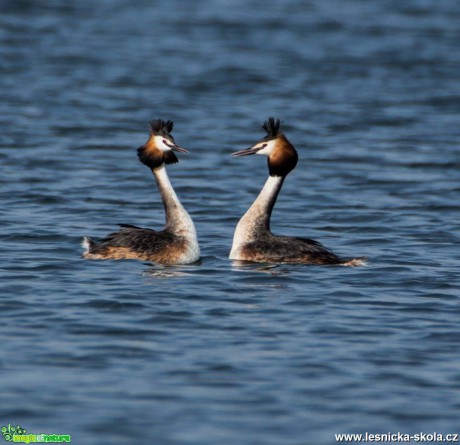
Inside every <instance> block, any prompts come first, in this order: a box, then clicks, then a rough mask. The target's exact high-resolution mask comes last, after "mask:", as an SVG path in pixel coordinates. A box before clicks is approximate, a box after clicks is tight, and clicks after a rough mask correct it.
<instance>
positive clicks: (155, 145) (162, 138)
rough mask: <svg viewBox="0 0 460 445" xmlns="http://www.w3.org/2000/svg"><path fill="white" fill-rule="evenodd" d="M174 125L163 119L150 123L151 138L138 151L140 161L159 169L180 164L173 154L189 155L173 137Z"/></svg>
mask: <svg viewBox="0 0 460 445" xmlns="http://www.w3.org/2000/svg"><path fill="white" fill-rule="evenodd" d="M173 127H174V123H173V122H172V121H166V122H165V121H164V120H162V119H157V120H153V121H152V122H150V136H149V139H148V140H147V142H146V143H145V144H144V145H143V146H142V147H139V148H138V149H137V154H138V156H139V159H140V161H141V162H142V163H143V164H145V165H146V166H147V167H150V168H157V167H160V166H161V165H163V163H164V164H175V163H176V162H179V159H177V156H176V155H175V154H174V153H173V150H174V151H178V152H180V153H188V151H187V150H186V149H185V148H182V147H179V146H178V145H177V144H176V142H175V141H174V138H173V137H172V135H171V132H172V129H173Z"/></svg>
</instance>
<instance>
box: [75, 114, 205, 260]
mask: <svg viewBox="0 0 460 445" xmlns="http://www.w3.org/2000/svg"><path fill="white" fill-rule="evenodd" d="M172 129H173V122H171V121H167V122H165V121H163V120H161V119H159V120H154V121H152V122H151V131H150V137H149V139H148V141H147V142H146V143H145V144H144V145H143V146H142V147H140V148H138V150H137V152H138V156H139V159H140V161H141V162H142V163H143V164H145V165H146V166H147V167H149V168H150V169H151V170H152V172H153V175H154V177H155V180H156V183H157V185H158V189H159V191H160V195H161V198H162V201H163V205H164V208H165V214H166V225H165V228H164V229H163V230H161V231H155V230H152V229H145V228H141V227H136V226H132V225H128V224H120V226H121V230H119V231H118V232H115V233H111V234H110V235H108V236H107V237H106V238H104V239H102V240H100V241H99V242H94V241H92V240H91V239H90V238H88V237H84V238H83V242H82V246H83V248H84V253H83V255H82V256H83V258H87V259H114V260H120V259H136V260H142V261H151V262H154V263H159V264H188V263H194V262H196V261H198V259H199V258H200V247H199V244H198V238H197V234H196V230H195V226H194V224H193V221H192V218H191V217H190V215H189V214H188V213H187V211H186V210H185V209H184V207H183V205H182V204H181V202H180V201H179V198H178V197H177V195H176V192H175V191H174V189H173V187H172V185H171V182H170V180H169V177H168V174H167V172H166V165H167V164H174V163H176V162H178V159H177V157H176V155H175V154H174V152H173V150H174V151H178V152H182V153H186V152H187V150H185V149H184V148H181V147H179V146H178V145H177V144H176V143H175V141H174V138H173V137H172V135H171V131H172Z"/></svg>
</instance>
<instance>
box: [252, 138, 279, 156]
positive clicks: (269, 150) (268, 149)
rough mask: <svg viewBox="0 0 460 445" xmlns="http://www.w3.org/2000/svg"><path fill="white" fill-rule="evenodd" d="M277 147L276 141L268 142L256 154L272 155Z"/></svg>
mask: <svg viewBox="0 0 460 445" xmlns="http://www.w3.org/2000/svg"><path fill="white" fill-rule="evenodd" d="M274 148H275V141H269V142H267V146H266V147H264V148H262V149H261V150H259V151H258V152H257V153H256V154H258V155H265V156H270V155H271V154H272V152H273V149H274Z"/></svg>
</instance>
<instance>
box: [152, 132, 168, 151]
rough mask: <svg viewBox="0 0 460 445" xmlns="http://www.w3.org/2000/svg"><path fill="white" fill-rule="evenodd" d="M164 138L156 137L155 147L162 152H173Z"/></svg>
mask: <svg viewBox="0 0 460 445" xmlns="http://www.w3.org/2000/svg"><path fill="white" fill-rule="evenodd" d="M163 140H164V138H163V137H161V136H155V145H156V146H157V147H158V148H159V149H160V150H161V151H171V148H170V147H168V146H167V145H166V144H165V143H164V142H163Z"/></svg>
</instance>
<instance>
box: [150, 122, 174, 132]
mask: <svg viewBox="0 0 460 445" xmlns="http://www.w3.org/2000/svg"><path fill="white" fill-rule="evenodd" d="M173 128H174V122H173V121H166V122H165V121H164V120H163V119H154V120H153V121H152V122H150V132H151V133H153V134H161V135H163V134H165V133H166V134H170V133H171V131H172V130H173Z"/></svg>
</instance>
